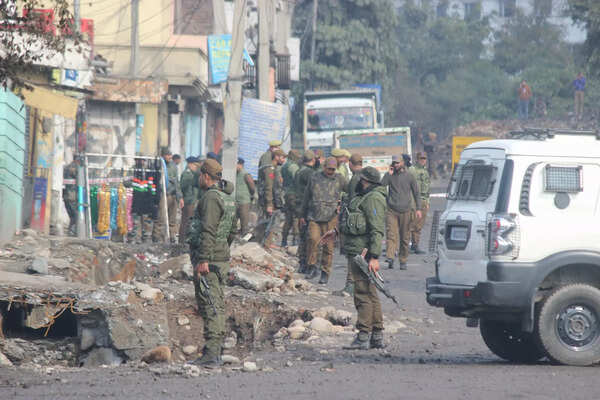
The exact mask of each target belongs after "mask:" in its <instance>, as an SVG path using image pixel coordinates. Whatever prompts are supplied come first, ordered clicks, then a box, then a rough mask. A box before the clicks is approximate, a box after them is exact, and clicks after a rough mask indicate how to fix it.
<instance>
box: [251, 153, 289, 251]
mask: <svg viewBox="0 0 600 400" xmlns="http://www.w3.org/2000/svg"><path fill="white" fill-rule="evenodd" d="M284 162H285V153H284V152H283V150H281V149H277V150H275V151H274V152H273V159H272V160H271V164H270V165H266V166H264V167H262V168H261V169H260V170H259V171H258V200H259V203H260V206H261V211H262V218H261V220H262V223H261V224H260V225H259V227H258V234H257V236H258V238H259V240H261V241H262V243H263V246H264V247H265V248H267V249H268V248H270V247H271V244H272V241H273V236H274V233H275V229H274V227H276V226H278V224H279V222H280V214H281V210H282V209H283V206H284V202H285V200H284V193H283V178H282V177H281V173H280V170H279V168H277V167H278V166H281V165H282V164H283V163H284Z"/></svg>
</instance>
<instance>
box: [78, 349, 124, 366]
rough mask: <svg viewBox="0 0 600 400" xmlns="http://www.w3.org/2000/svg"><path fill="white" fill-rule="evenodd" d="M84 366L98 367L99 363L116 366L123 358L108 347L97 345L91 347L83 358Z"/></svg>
mask: <svg viewBox="0 0 600 400" xmlns="http://www.w3.org/2000/svg"><path fill="white" fill-rule="evenodd" d="M82 363H83V366H84V367H88V368H90V367H99V366H101V365H108V366H117V365H120V364H122V363H123V359H122V358H121V357H120V356H119V355H118V354H117V352H116V351H115V350H114V349H112V348H110V347H99V348H95V349H92V351H90V352H89V353H88V354H87V356H86V357H85V358H83V361H82Z"/></svg>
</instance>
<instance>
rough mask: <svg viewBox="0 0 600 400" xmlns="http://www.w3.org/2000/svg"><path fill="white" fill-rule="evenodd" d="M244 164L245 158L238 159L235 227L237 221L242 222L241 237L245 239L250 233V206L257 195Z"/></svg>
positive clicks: (252, 180)
mask: <svg viewBox="0 0 600 400" xmlns="http://www.w3.org/2000/svg"><path fill="white" fill-rule="evenodd" d="M244 163H245V161H244V159H243V158H238V162H237V167H236V168H237V172H236V184H235V207H236V218H235V222H234V224H233V226H234V227H235V226H237V221H240V237H244V236H246V234H247V233H248V225H249V222H250V205H251V204H252V199H253V198H254V193H256V186H255V185H254V179H252V175H250V174H249V173H248V172H247V171H246V170H245V169H244Z"/></svg>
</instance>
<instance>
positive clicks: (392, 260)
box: [385, 258, 394, 269]
mask: <svg viewBox="0 0 600 400" xmlns="http://www.w3.org/2000/svg"><path fill="white" fill-rule="evenodd" d="M385 261H386V262H387V265H388V268H389V269H394V259H393V258H388V259H386V260H385Z"/></svg>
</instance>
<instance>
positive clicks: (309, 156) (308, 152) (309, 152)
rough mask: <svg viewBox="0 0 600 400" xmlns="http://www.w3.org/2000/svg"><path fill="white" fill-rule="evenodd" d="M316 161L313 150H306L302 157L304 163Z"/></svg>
mask: <svg viewBox="0 0 600 400" xmlns="http://www.w3.org/2000/svg"><path fill="white" fill-rule="evenodd" d="M314 159H315V153H314V152H313V151H312V150H306V151H305V152H304V155H302V161H304V162H309V161H311V160H314Z"/></svg>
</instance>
